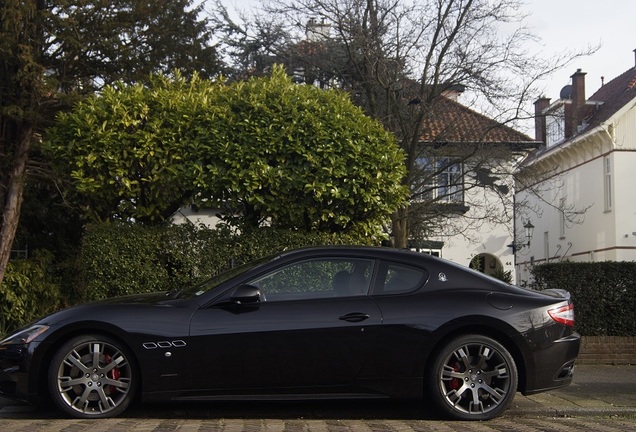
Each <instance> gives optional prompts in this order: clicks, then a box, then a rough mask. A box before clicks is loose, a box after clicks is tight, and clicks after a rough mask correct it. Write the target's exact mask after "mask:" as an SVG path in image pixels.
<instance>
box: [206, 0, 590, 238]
mask: <svg viewBox="0 0 636 432" xmlns="http://www.w3.org/2000/svg"><path fill="white" fill-rule="evenodd" d="M217 6H218V7H219V8H220V9H223V8H222V6H221V5H220V4H217ZM219 8H217V9H219ZM216 16H221V15H218V14H217V15H216ZM524 18H525V14H524V11H523V2H522V1H520V0H410V1H409V0H272V1H271V2H270V3H267V4H266V5H264V7H263V9H262V11H261V13H260V14H259V15H258V19H256V20H254V19H252V18H250V17H249V15H248V16H247V17H243V19H242V22H243V23H244V24H246V23H248V24H249V25H248V26H243V27H242V26H241V25H240V24H237V22H234V21H232V20H229V22H231V24H230V25H228V22H225V23H223V22H222V20H219V21H218V22H217V23H218V25H219V30H221V29H222V27H223V26H225V28H226V29H232V32H225V34H226V35H227V38H226V39H225V43H226V44H228V43H230V44H231V43H233V46H234V48H236V47H237V46H239V45H241V44H239V43H237V42H239V39H242V43H243V45H242V46H243V49H249V46H248V45H247V44H245V42H246V41H248V40H252V41H254V42H257V43H258V47H259V50H260V51H259V53H260V54H261V55H262V56H270V58H272V59H275V61H280V62H283V63H285V64H286V65H288V68H289V69H291V70H292V71H299V72H300V73H299V75H301V76H304V77H305V78H307V77H308V76H309V77H311V79H306V80H305V82H309V83H316V82H318V83H319V84H321V85H325V84H331V85H337V86H339V87H341V88H343V89H345V90H347V91H349V92H351V95H352V98H353V99H354V101H355V102H356V103H357V104H359V105H360V106H361V107H362V108H363V109H364V110H365V111H366V112H367V114H369V115H370V116H372V117H374V118H376V119H378V120H380V121H381V122H382V123H383V124H384V125H385V127H386V128H387V129H389V130H390V131H392V132H393V133H394V134H395V135H396V137H397V139H398V141H399V143H400V146H401V147H402V149H403V150H404V152H405V154H406V159H405V163H406V166H407V172H408V174H407V176H406V177H405V178H404V180H403V181H404V183H405V184H406V185H409V187H411V190H412V191H413V197H412V198H413V201H412V205H411V206H409V207H408V208H403V209H401V210H400V211H398V212H397V213H396V214H395V215H394V218H393V223H392V230H391V231H392V235H393V239H394V245H395V246H396V247H405V246H406V244H407V240H408V238H409V235H412V234H413V232H415V231H418V232H422V233H424V232H426V231H427V230H428V231H431V230H434V229H436V228H437V227H439V226H440V224H441V223H443V224H445V225H447V220H448V216H449V214H450V215H453V214H456V213H457V211H458V209H457V208H456V207H453V206H440V205H435V204H439V203H444V202H447V201H448V198H449V197H448V196H445V195H444V193H439V192H436V193H435V194H432V193H431V192H432V191H433V189H431V188H437V186H436V183H435V180H436V179H437V178H438V177H439V175H440V174H441V172H443V171H445V170H446V171H447V170H448V168H449V167H451V166H454V165H455V164H457V163H459V164H462V165H463V166H464V167H465V168H470V170H471V171H472V172H473V174H472V175H473V177H472V178H473V179H474V181H471V180H470V179H469V181H466V179H467V178H469V177H468V172H467V171H466V170H465V169H464V171H463V173H462V174H463V175H462V178H463V179H464V180H463V181H462V182H459V181H458V183H457V184H456V185H455V188H454V189H453V193H460V192H461V193H462V195H463V196H464V198H469V197H470V196H472V195H471V194H472V193H476V192H478V188H481V187H486V188H490V190H493V191H495V192H496V193H499V195H500V196H501V198H502V199H510V197H511V195H510V194H509V193H504V189H502V187H503V185H502V184H501V181H492V182H490V184H489V182H488V181H486V182H483V181H481V180H484V175H485V176H486V177H485V178H488V177H497V178H503V177H501V176H499V174H496V173H495V174H493V168H495V167H493V166H489V164H490V165H493V164H494V165H496V168H497V169H499V170H501V169H502V167H504V166H505V167H506V169H505V171H506V173H507V174H510V172H511V170H510V169H509V168H510V167H511V166H512V165H514V164H515V162H517V161H518V157H519V154H518V153H517V152H516V150H515V149H514V148H510V147H507V150H506V151H505V152H504V151H501V148H502V147H498V149H499V150H497V149H495V147H496V146H492V145H491V146H490V147H487V146H486V144H493V143H492V142H489V141H488V140H487V137H486V134H484V135H483V138H484V141H482V142H479V141H475V140H474V139H472V140H471V141H470V142H469V143H466V144H470V145H465V146H460V145H459V143H449V142H448V141H445V140H444V138H443V136H439V135H433V136H430V139H429V140H424V141H423V140H422V137H423V135H426V133H427V131H426V127H427V124H428V123H427V119H429V118H430V116H431V115H434V114H435V112H436V101H438V100H439V98H440V97H443V96H444V95H445V94H446V92H447V91H448V90H449V89H451V88H452V87H453V86H455V85H457V84H462V85H464V86H465V87H466V88H467V91H466V95H467V100H468V101H469V102H464V103H466V104H467V105H470V106H472V107H478V109H479V111H481V112H485V113H486V114H488V115H489V116H490V117H491V118H492V119H494V120H496V121H497V122H498V123H499V124H500V125H509V126H513V127H514V126H518V125H519V124H521V122H523V121H525V120H529V119H530V118H531V117H532V115H533V114H531V113H529V112H528V111H527V109H528V108H530V107H531V106H532V102H533V101H534V100H535V99H536V98H538V97H539V96H540V95H541V90H542V89H541V87H540V82H541V80H542V79H544V78H546V77H548V76H549V75H550V74H551V73H553V72H554V71H556V70H558V69H560V68H562V67H563V66H565V65H566V64H568V63H569V62H571V61H572V60H574V59H575V58H577V57H579V56H582V55H586V54H589V53H590V52H592V51H593V49H592V48H586V49H584V50H583V51H579V52H572V51H565V52H562V53H560V54H559V55H558V56H555V57H551V58H545V57H542V56H541V55H540V48H541V46H540V40H539V38H537V37H536V36H535V35H533V34H532V32H531V31H529V29H527V28H526V27H525V26H524ZM237 21H239V22H240V21H241V20H237ZM246 28H250V29H251V30H249V31H248V30H246ZM238 29H241V30H240V31H239V30H238ZM264 29H277V30H281V29H284V32H282V33H284V34H286V35H287V36H286V37H285V38H281V37H280V34H282V33H277V34H278V39H277V40H276V41H273V40H270V41H267V42H265V40H264V38H263V35H264V34H265V32H264ZM312 32H313V33H312ZM217 34H219V33H217ZM238 36H240V37H238ZM291 40H293V41H294V42H293V43H290V41H291ZM278 42H281V43H278ZM533 44H534V45H533ZM533 46H534V47H535V49H533V48H532V47H533ZM239 51H240V50H239ZM244 54H245V53H243V55H244ZM307 71H311V73H310V74H308V73H307ZM486 148H488V149H489V150H488V152H486V153H490V154H491V155H496V156H497V157H495V158H494V159H490V160H488V161H486V160H484V158H483V155H484V151H485V149H486ZM517 150H518V149H517ZM444 152H449V153H450V155H451V156H453V158H451V159H448V158H447V159H446V160H447V161H448V164H449V165H447V166H444V165H443V164H442V165H440V164H439V162H437V161H439V160H440V157H441V154H442V153H444ZM447 156H448V155H447ZM478 156H479V157H478ZM423 161H425V162H428V163H430V164H433V165H429V166H428V167H427V166H425V165H426V163H424V164H423V163H422V162H423ZM500 174H503V173H500ZM480 177H481V178H480ZM423 185H428V186H429V191H428V192H426V187H424V188H423ZM507 187H508V188H510V187H512V185H510V184H508V185H507ZM423 197H424V199H423ZM473 205H474V204H473ZM502 208H503V207H502ZM449 212H450V213H449ZM503 216H505V215H502V214H501V211H499V212H497V211H495V209H490V211H488V212H486V216H485V217H486V218H487V217H490V218H493V219H496V218H501V217H503ZM508 216H510V215H508ZM481 219H482V220H483V219H484V217H481ZM476 223H477V222H476ZM410 224H414V226H413V228H414V229H410V228H409V225H410Z"/></svg>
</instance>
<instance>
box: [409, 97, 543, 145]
mask: <svg viewBox="0 0 636 432" xmlns="http://www.w3.org/2000/svg"><path fill="white" fill-rule="evenodd" d="M420 139H421V141H422V142H435V143H453V144H462V143H465V144H475V143H489V144H524V145H534V144H536V142H535V141H534V140H533V139H532V138H530V137H529V136H527V135H525V134H523V133H521V132H518V131H516V130H514V129H512V128H511V127H509V126H506V125H503V124H501V123H499V122H497V121H495V120H493V119H490V118H488V117H486V116H485V115H483V114H480V113H478V112H476V111H473V110H472V109H470V108H468V107H466V106H464V105H462V104H460V103H459V102H456V101H454V100H452V99H449V98H447V97H439V98H437V99H436V100H435V102H433V104H432V106H431V107H430V109H429V113H428V114H427V115H426V116H425V120H424V122H423V124H422V134H421V138H420Z"/></svg>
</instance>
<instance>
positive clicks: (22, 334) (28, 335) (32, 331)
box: [0, 325, 49, 345]
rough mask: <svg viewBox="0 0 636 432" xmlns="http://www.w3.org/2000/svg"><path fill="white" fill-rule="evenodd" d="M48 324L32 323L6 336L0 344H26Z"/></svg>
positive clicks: (43, 330)
mask: <svg viewBox="0 0 636 432" xmlns="http://www.w3.org/2000/svg"><path fill="white" fill-rule="evenodd" d="M48 329H49V326H45V325H34V326H32V327H29V328H27V329H24V330H20V331H18V332H17V333H14V334H11V335H9V336H7V337H6V338H5V339H3V340H2V341H0V345H21V344H28V343H29V342H31V341H32V340H33V339H35V338H36V337H38V336H40V335H41V334H42V333H44V332H45V331H47V330H48Z"/></svg>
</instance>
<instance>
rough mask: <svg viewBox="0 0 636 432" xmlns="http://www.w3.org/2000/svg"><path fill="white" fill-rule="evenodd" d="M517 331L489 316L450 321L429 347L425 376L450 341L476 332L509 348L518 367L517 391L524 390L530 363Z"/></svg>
mask: <svg viewBox="0 0 636 432" xmlns="http://www.w3.org/2000/svg"><path fill="white" fill-rule="evenodd" d="M515 333H516V330H514V329H512V328H511V327H510V326H509V325H508V324H506V323H504V322H502V321H498V320H493V319H492V318H489V317H471V319H470V320H467V319H466V318H463V319H461V322H460V321H457V322H453V323H450V324H448V325H446V326H444V328H443V329H440V331H438V334H437V337H436V338H435V339H434V343H433V344H432V346H431V347H430V349H429V352H428V355H427V358H426V365H425V367H424V371H423V376H424V377H425V378H426V376H427V372H428V371H430V370H431V368H432V367H433V366H432V365H433V363H434V361H435V357H436V353H438V352H439V351H440V350H441V349H442V348H443V347H444V346H445V345H447V344H448V343H449V341H451V340H453V339H456V338H458V337H460V336H465V335H470V334H476V335H482V336H486V337H489V338H492V339H494V340H496V341H497V342H499V343H500V344H502V345H503V346H504V348H506V349H507V350H508V352H509V353H510V355H511V356H512V358H513V360H514V361H515V365H516V367H517V381H518V383H517V391H521V392H523V391H525V388H526V383H527V376H528V375H527V370H528V367H529V365H528V364H527V363H526V359H527V357H528V356H527V355H524V352H523V351H524V350H523V348H522V344H523V343H524V342H523V340H522V339H521V338H519V337H517V338H515V336H514V334H515Z"/></svg>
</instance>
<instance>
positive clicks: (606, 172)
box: [603, 155, 614, 212]
mask: <svg viewBox="0 0 636 432" xmlns="http://www.w3.org/2000/svg"><path fill="white" fill-rule="evenodd" d="M603 194H604V198H605V200H604V201H605V211H606V212H609V211H612V208H613V205H614V203H613V201H612V159H611V158H610V156H609V155H608V156H605V157H604V158H603Z"/></svg>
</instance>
